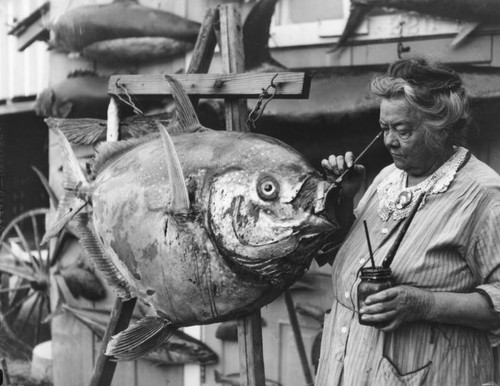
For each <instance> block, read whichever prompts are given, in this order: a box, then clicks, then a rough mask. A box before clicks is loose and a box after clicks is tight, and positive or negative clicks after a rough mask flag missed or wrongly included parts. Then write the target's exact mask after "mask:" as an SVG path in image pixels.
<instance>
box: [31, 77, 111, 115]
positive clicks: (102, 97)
mask: <svg viewBox="0 0 500 386" xmlns="http://www.w3.org/2000/svg"><path fill="white" fill-rule="evenodd" d="M108 81H109V78H108V77H104V76H98V75H97V74H96V73H95V72H92V71H74V72H72V73H70V74H69V75H68V77H67V79H65V80H63V81H61V82H59V83H56V84H54V85H52V86H50V87H48V88H46V89H45V90H43V91H42V92H41V93H40V94H39V95H38V96H37V98H36V101H35V106H34V109H35V112H36V114H37V115H40V116H44V117H59V118H84V117H94V118H106V112H107V108H108V104H109V95H108Z"/></svg>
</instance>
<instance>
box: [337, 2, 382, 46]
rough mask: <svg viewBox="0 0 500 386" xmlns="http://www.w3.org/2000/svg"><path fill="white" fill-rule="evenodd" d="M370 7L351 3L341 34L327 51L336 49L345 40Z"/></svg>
mask: <svg viewBox="0 0 500 386" xmlns="http://www.w3.org/2000/svg"><path fill="white" fill-rule="evenodd" d="M372 8H373V7H371V6H369V5H364V4H354V5H351V11H350V13H349V18H348V19H347V23H346V25H345V28H344V31H343V32H342V35H341V36H340V38H339V40H338V41H337V43H335V45H334V46H333V48H332V49H331V50H330V51H329V52H334V51H337V50H338V49H340V48H341V47H342V46H343V45H344V44H345V43H346V42H347V40H348V39H349V38H350V37H351V35H352V34H353V33H354V32H355V31H356V29H357V28H358V27H359V25H360V24H361V22H362V21H363V19H364V17H365V16H366V14H367V13H368V12H370V11H371V10H372Z"/></svg>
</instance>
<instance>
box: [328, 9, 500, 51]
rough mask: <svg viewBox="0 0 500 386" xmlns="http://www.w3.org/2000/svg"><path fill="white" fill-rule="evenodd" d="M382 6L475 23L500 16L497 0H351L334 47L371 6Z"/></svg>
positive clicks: (349, 32) (343, 40)
mask: <svg viewBox="0 0 500 386" xmlns="http://www.w3.org/2000/svg"><path fill="white" fill-rule="evenodd" d="M381 7H387V8H394V9H397V10H401V11H415V12H419V13H422V14H424V15H430V16H437V17H443V18H449V19H458V20H463V21H469V22H476V23H496V22H498V20H499V18H500V2H499V1H497V0H351V11H350V15H349V18H348V20H347V24H346V27H345V28H344V31H343V33H342V35H341V37H340V38H339V40H338V42H337V44H336V46H335V49H337V48H339V47H340V46H342V45H344V43H345V42H346V41H347V39H349V37H350V36H351V35H352V34H353V33H354V32H355V31H356V29H357V28H358V26H359V25H360V24H361V22H362V20H363V19H364V18H365V16H366V15H367V14H368V13H369V12H370V11H371V10H373V9H374V8H381ZM469 32H470V31H469Z"/></svg>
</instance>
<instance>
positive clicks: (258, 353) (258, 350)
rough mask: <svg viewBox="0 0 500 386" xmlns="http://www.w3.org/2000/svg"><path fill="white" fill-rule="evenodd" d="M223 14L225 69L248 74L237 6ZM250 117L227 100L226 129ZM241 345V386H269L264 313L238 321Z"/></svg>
mask: <svg viewBox="0 0 500 386" xmlns="http://www.w3.org/2000/svg"><path fill="white" fill-rule="evenodd" d="M219 13H220V49H221V57H222V67H223V70H224V71H225V72H228V73H234V72H243V71H245V57H244V52H243V36H242V28H241V17H240V14H239V12H238V10H237V8H236V7H235V6H234V5H233V4H228V5H223V6H219ZM271 75H272V74H271ZM268 82H270V80H268ZM268 85H269V83H267V84H265V85H264V86H262V87H264V88H265V87H267V86H268ZM262 87H260V88H262ZM259 94H260V91H259ZM247 114H248V111H247V103H246V100H244V99H239V100H228V99H226V130H230V131H248V128H247V127H246V125H245V122H246V118H247ZM238 345H239V354H240V355H239V357H240V382H241V384H242V385H246V386H262V385H265V373H264V358H263V355H262V353H263V349H262V321H261V317H260V310H257V311H255V312H253V313H252V314H251V315H249V316H247V317H244V318H240V319H238Z"/></svg>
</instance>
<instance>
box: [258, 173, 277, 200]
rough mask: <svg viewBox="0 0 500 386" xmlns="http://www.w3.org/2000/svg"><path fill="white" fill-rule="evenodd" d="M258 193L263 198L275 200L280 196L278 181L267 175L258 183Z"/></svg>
mask: <svg viewBox="0 0 500 386" xmlns="http://www.w3.org/2000/svg"><path fill="white" fill-rule="evenodd" d="M257 193H258V194H259V197H260V198H262V199H263V200H266V201H267V200H273V199H275V198H276V197H278V193H279V185H278V182H277V181H276V180H275V179H274V178H273V177H271V176H266V177H264V178H262V179H261V180H260V182H259V183H258V185H257Z"/></svg>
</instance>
